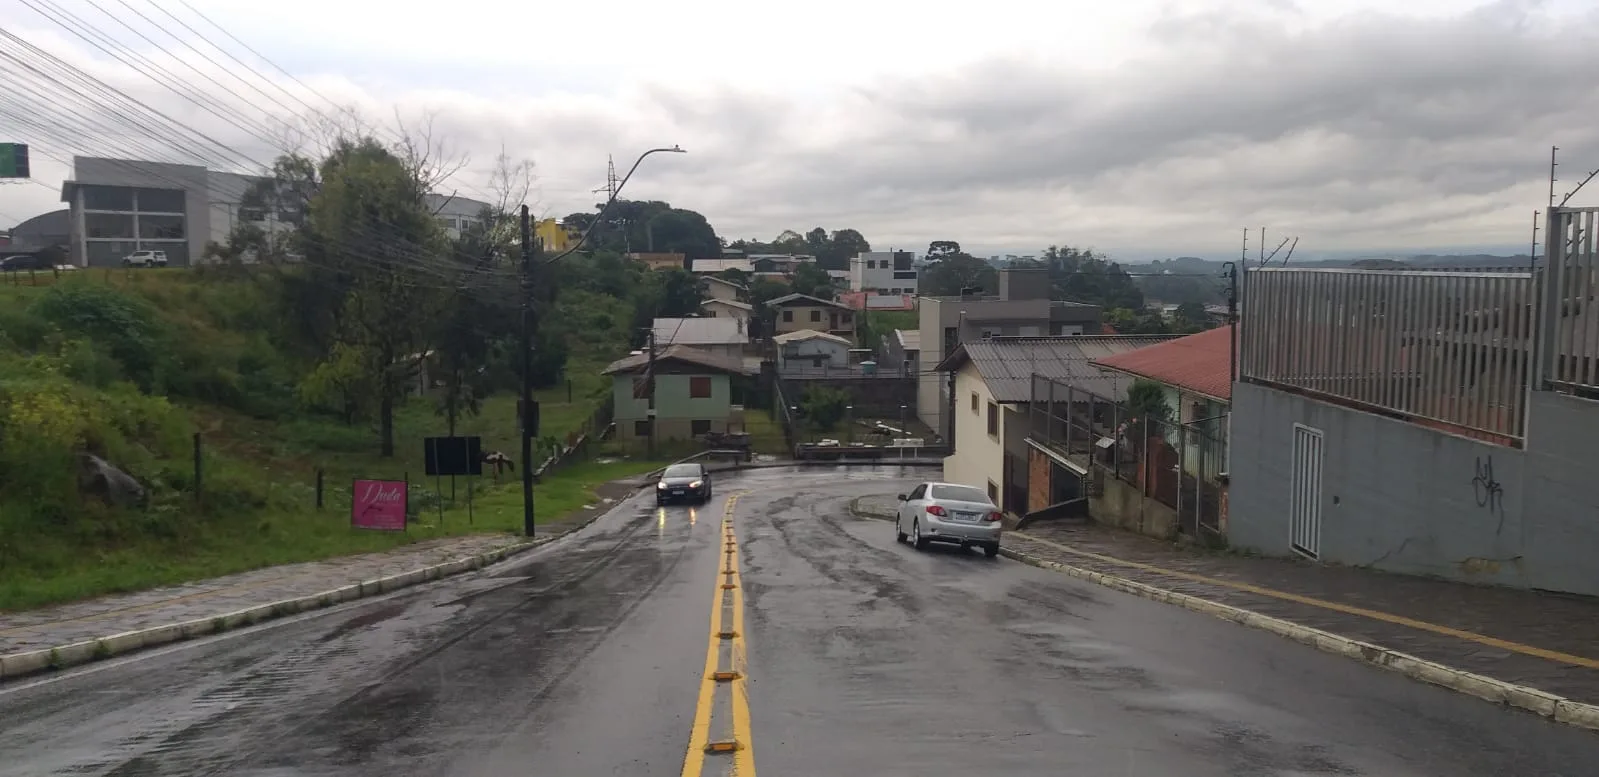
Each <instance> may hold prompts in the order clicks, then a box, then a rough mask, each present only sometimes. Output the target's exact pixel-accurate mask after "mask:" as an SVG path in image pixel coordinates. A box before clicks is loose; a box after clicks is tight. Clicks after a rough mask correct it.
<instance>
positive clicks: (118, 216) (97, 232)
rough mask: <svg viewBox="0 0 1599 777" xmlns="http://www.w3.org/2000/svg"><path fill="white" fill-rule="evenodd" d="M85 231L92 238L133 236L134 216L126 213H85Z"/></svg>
mask: <svg viewBox="0 0 1599 777" xmlns="http://www.w3.org/2000/svg"><path fill="white" fill-rule="evenodd" d="M83 232H84V235H85V236H86V237H91V238H132V237H133V216H130V215H128V214H125V213H85V214H83Z"/></svg>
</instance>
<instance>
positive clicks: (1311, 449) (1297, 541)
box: [1288, 424, 1323, 558]
mask: <svg viewBox="0 0 1599 777" xmlns="http://www.w3.org/2000/svg"><path fill="white" fill-rule="evenodd" d="M1322 442H1323V437H1322V433H1321V430H1320V429H1312V428H1311V427H1308V426H1305V425H1304V424H1294V478H1293V484H1292V488H1293V496H1292V498H1291V504H1290V505H1289V527H1288V544H1289V547H1291V548H1293V550H1294V552H1295V553H1299V554H1302V555H1304V556H1307V557H1309V558H1317V557H1318V556H1320V555H1321V461H1322Z"/></svg>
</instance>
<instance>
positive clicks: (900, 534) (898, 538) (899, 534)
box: [894, 518, 905, 545]
mask: <svg viewBox="0 0 1599 777" xmlns="http://www.w3.org/2000/svg"><path fill="white" fill-rule="evenodd" d="M894 541H895V542H898V543H900V544H901V545H903V544H905V532H904V531H903V530H901V529H900V528H899V519H898V518H895V519H894Z"/></svg>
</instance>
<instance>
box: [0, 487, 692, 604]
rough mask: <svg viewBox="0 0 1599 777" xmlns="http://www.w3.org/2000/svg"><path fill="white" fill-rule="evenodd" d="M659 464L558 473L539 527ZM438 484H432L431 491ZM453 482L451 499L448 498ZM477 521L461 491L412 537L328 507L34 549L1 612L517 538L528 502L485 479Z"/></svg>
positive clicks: (5, 587) (427, 515) (540, 492)
mask: <svg viewBox="0 0 1599 777" xmlns="http://www.w3.org/2000/svg"><path fill="white" fill-rule="evenodd" d="M661 466H663V465H662V463H660V462H645V461H619V462H608V463H603V464H602V463H594V462H583V463H579V464H574V465H572V466H570V467H568V468H565V469H562V470H559V471H557V472H555V473H553V474H551V475H550V476H548V477H546V478H545V479H544V481H543V482H541V483H539V484H538V485H536V486H535V487H534V500H535V501H534V504H535V506H536V508H537V510H538V516H537V520H538V522H539V523H540V524H548V523H554V522H557V521H560V520H561V519H563V518H565V517H567V516H570V515H571V514H572V513H574V512H576V511H578V510H581V509H582V508H583V507H584V506H585V505H588V504H592V503H593V502H594V501H595V499H596V497H595V495H594V489H595V488H596V487H597V486H599V485H601V484H603V483H607V482H610V481H612V480H617V479H621V478H627V477H630V476H634V475H639V474H643V473H645V472H649V471H650V470H653V469H656V468H659V467H661ZM429 486H431V484H429ZM447 489H448V486H447V485H446V492H445V493H446V496H447V495H448V490H447ZM475 493H476V496H475V497H474V500H473V502H474V505H473V508H474V509H473V516H472V519H471V521H470V522H468V518H467V509H466V504H465V490H464V487H463V488H461V489H459V490H458V492H457V494H458V497H457V500H456V501H457V504H456V505H455V506H453V507H452V506H448V505H446V508H445V510H444V517H443V520H442V521H440V519H439V514H438V512H437V509H436V508H434V509H433V510H432V511H431V512H430V511H429V510H427V509H424V510H423V511H422V512H421V514H420V515H419V516H418V518H417V522H416V523H414V524H413V525H412V526H411V527H410V528H409V529H408V530H407V531H405V532H394V533H387V532H372V531H359V530H356V529H352V528H350V525H349V513H348V503H347V502H345V503H343V504H334V503H332V502H330V505H329V507H328V508H327V509H324V510H321V511H317V510H314V509H307V510H303V511H283V512H264V513H262V514H261V515H259V516H255V517H254V524H253V525H252V526H248V527H243V529H242V530H241V527H240V526H239V525H238V524H237V523H230V524H227V525H226V526H227V529H228V530H227V531H219V530H216V529H217V528H220V527H209V526H208V527H202V528H201V529H200V530H199V532H198V533H196V534H194V535H191V536H186V537H183V538H181V539H171V540H160V539H156V538H153V537H150V538H140V539H137V540H130V541H126V542H124V543H123V544H122V545H120V546H116V547H104V548H99V549H96V550H94V551H89V552H86V551H85V550H84V548H83V547H82V545H78V544H74V545H71V546H60V547H40V548H37V549H36V550H37V554H38V555H37V558H38V560H39V561H40V562H42V565H45V566H48V568H50V569H51V574H50V575H48V576H41V575H37V574H34V573H33V572H32V571H31V570H28V569H18V568H7V569H0V612H4V611H15V610H23V609H29V608H34V607H41V606H44V605H48V604H55V603H58V602H66V601H74V600H79V599H85V598H89V597H93V596H99V595H104V594H110V593H119V592H125V591H137V590H142V589H146V588H153V587H156V586H162V585H172V584H176V583H183V582H187V581H191V580H199V579H203V578H208V577H218V576H221V575H227V574H232V573H235V572H244V571H247V570H251V569H257V568H260V567H264V566H271V565H274V564H290V563H295V562H301V561H316V560H319V559H325V558H332V557H336V556H344V555H350V554H355V553H370V552H376V551H383V550H388V549H390V548H394V547H397V546H400V545H405V544H409V543H413V542H419V541H421V540H426V539H432V538H436V537H445V536H457V535H463V534H471V533H493V532H520V531H521V528H522V495H521V490H520V485H519V483H518V482H512V479H511V478H509V477H507V479H506V480H505V482H503V483H501V484H500V485H498V486H495V485H493V484H492V481H490V480H489V479H488V478H484V479H483V482H482V483H481V484H480V488H479V489H478V491H476V492H475Z"/></svg>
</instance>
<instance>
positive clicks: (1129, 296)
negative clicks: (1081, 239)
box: [1018, 246, 1144, 310]
mask: <svg viewBox="0 0 1599 777" xmlns="http://www.w3.org/2000/svg"><path fill="white" fill-rule="evenodd" d="M1018 264H1019V265H1021V264H1022V263H1018ZM1040 265H1042V266H1044V267H1047V268H1048V269H1049V278H1050V287H1051V291H1052V292H1053V293H1052V294H1051V296H1052V298H1054V299H1063V300H1070V301H1073V302H1086V303H1089V304H1094V305H1100V306H1102V307H1106V308H1128V309H1130V310H1143V308H1144V294H1143V292H1141V291H1139V290H1138V284H1136V283H1134V282H1133V279H1132V276H1130V275H1128V274H1127V271H1126V270H1123V269H1122V268H1121V266H1120V265H1118V264H1116V263H1114V262H1109V261H1106V260H1105V258H1104V257H1103V256H1099V255H1097V254H1095V253H1094V252H1093V251H1080V250H1078V249H1076V248H1071V247H1064V246H1050V247H1048V248H1046V249H1044V258H1043V260H1042V261H1034V262H1030V263H1026V264H1025V265H1023V266H1033V267H1037V266H1040Z"/></svg>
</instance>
